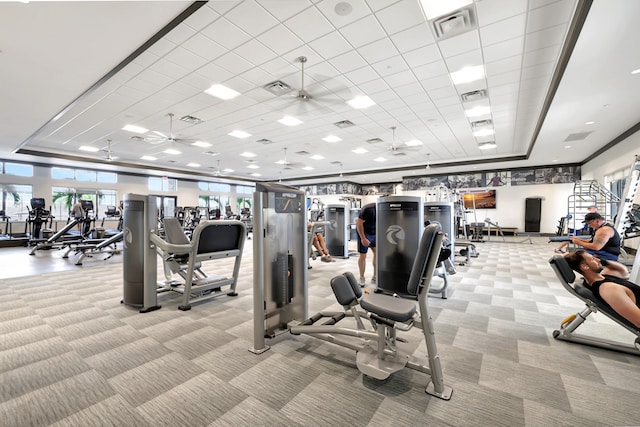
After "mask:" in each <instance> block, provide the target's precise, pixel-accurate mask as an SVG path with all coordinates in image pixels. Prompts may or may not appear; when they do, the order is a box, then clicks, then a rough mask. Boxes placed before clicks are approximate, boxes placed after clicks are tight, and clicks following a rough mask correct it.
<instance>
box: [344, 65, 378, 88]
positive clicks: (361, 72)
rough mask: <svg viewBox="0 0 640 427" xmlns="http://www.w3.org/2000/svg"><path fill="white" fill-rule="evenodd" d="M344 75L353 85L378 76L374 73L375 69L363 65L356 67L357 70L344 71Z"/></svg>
mask: <svg viewBox="0 0 640 427" xmlns="http://www.w3.org/2000/svg"><path fill="white" fill-rule="evenodd" d="M344 76H345V77H346V78H348V79H349V80H350V81H351V82H353V84H355V85H360V84H362V83H366V82H370V81H372V80H375V79H377V78H378V77H379V76H378V73H376V72H375V70H374V69H373V68H371V67H370V66H365V67H362V68H358V69H357V70H353V71H350V72H348V73H345V74H344Z"/></svg>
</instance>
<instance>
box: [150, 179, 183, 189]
mask: <svg viewBox="0 0 640 427" xmlns="http://www.w3.org/2000/svg"><path fill="white" fill-rule="evenodd" d="M149 191H171V192H175V191H178V180H177V179H174V178H166V177H163V178H155V177H149Z"/></svg>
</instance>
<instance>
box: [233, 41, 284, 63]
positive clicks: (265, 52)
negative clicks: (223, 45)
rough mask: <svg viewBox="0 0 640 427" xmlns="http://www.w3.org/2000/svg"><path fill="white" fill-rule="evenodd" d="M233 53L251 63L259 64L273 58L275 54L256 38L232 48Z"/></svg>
mask: <svg viewBox="0 0 640 427" xmlns="http://www.w3.org/2000/svg"><path fill="white" fill-rule="evenodd" d="M234 53H236V54H237V55H239V56H241V57H242V58H244V59H245V60H246V61H248V62H250V63H252V64H253V65H260V64H263V63H265V62H267V61H270V60H271V59H273V58H274V57H275V56H276V54H275V53H274V52H273V51H272V50H271V49H269V48H268V47H267V46H265V45H263V44H262V43H260V42H259V41H257V40H249V41H248V42H246V43H245V44H243V45H240V46H238V47H237V48H235V49H234Z"/></svg>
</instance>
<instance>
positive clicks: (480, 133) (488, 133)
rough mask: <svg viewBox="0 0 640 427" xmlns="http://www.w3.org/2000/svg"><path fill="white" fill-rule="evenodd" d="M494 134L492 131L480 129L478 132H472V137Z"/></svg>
mask: <svg viewBox="0 0 640 427" xmlns="http://www.w3.org/2000/svg"><path fill="white" fill-rule="evenodd" d="M494 133H495V132H494V131H493V129H480V130H477V131H475V132H473V136H475V137H482V136H491V135H493V134H494Z"/></svg>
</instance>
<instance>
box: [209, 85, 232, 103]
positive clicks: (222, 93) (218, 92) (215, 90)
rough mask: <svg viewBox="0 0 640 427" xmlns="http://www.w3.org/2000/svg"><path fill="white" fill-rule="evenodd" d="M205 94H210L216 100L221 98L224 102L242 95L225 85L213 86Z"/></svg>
mask: <svg viewBox="0 0 640 427" xmlns="http://www.w3.org/2000/svg"><path fill="white" fill-rule="evenodd" d="M204 92H205V93H208V94H209V95H211V96H215V97H216V98H220V99H222V100H225V101H227V100H229V99H233V98H235V97H236V96H238V95H240V93H238V92H236V91H235V90H233V89H230V88H228V87H226V86H224V85H221V84H215V85H213V86H211V87H210V88H209V89H207V90H205V91H204Z"/></svg>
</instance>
